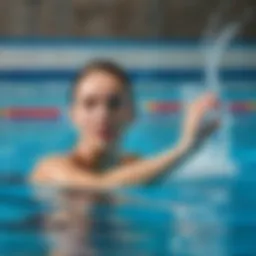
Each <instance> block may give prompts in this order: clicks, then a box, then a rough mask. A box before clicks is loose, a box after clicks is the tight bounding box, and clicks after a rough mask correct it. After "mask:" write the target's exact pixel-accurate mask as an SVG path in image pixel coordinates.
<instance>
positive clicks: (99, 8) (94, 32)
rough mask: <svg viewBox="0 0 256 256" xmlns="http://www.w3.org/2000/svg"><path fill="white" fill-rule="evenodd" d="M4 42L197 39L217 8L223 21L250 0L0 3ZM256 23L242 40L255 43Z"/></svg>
mask: <svg viewBox="0 0 256 256" xmlns="http://www.w3.org/2000/svg"><path fill="white" fill-rule="evenodd" d="M0 4H1V8H0V17H1V20H0V33H1V35H2V36H21V37H24V36H39V37H63V36H64V37H81V38H84V37H98V38H102V37H104V38H113V37H114V38H121V37H124V38H134V39H135V38H137V39H138V38H147V39H150V38H151V39H152V37H154V38H176V37H178V38H181V37H182V38H191V37H192V38H196V37H200V36H201V35H202V31H204V29H205V25H206V24H207V23H208V21H209V17H210V16H211V15H212V14H213V13H214V12H216V11H219V10H220V9H222V8H220V6H228V12H227V13H225V15H224V17H222V18H224V19H225V20H226V21H228V20H230V19H233V18H234V17H237V15H240V14H241V13H242V12H243V11H244V10H245V9H253V8H255V1H254V0H244V1H242V0H234V1H218V0H213V1H204V0H193V1H192V0H189V1H179V0H130V1H127V0H119V1H118V0H73V1H71V0H62V1H61V0H53V1H52V0H44V1H43V0H19V1H15V0H1V3H0ZM255 19H256V18H255V17H254V18H253V19H252V20H251V21H250V22H249V23H248V24H247V25H246V27H244V28H243V30H242V31H241V33H240V36H241V37H246V38H253V37H255V33H256V32H255Z"/></svg>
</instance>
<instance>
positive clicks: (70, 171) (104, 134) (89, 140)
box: [32, 61, 217, 190]
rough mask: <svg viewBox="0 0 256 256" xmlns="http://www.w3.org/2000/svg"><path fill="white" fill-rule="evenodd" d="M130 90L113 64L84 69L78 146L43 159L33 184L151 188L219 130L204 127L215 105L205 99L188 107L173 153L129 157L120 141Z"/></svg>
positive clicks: (77, 99)
mask: <svg viewBox="0 0 256 256" xmlns="http://www.w3.org/2000/svg"><path fill="white" fill-rule="evenodd" d="M130 86H131V83H130V81H129V78H128V76H127V74H126V73H125V72H124V71H123V70H122V69H121V68H120V67H119V66H117V65H116V64H114V63H111V62H108V61H95V62H93V63H91V64H89V65H87V66H86V67H85V68H84V69H82V71H81V73H80V74H79V76H78V77H77V79H76V81H75V84H74V85H73V87H72V91H71V93H70V94H71V95H70V98H71V106H70V117H71V120H72V123H73V124H74V126H75V127H76V128H77V131H78V133H79V140H78V142H77V145H76V146H75V147H74V149H73V150H72V151H71V152H70V153H69V154H67V155H61V156H52V157H47V158H46V159H44V160H42V161H41V162H40V163H39V164H38V165H37V167H36V169H35V171H34V172H33V174H32V180H33V181H34V182H36V183H51V184H56V185H60V186H67V187H71V188H85V189H92V190H106V189H114V188H119V187H124V186H130V185H138V184H148V183H151V182H153V181H154V180H156V179H157V178H159V177H160V176H162V175H163V174H164V173H166V172H167V171H168V172H170V170H173V169H175V167H176V166H177V164H179V163H182V161H183V160H184V159H185V158H187V156H189V155H190V154H189V153H190V152H191V151H194V149H195V148H197V146H198V145H199V144H201V142H202V141H204V140H205V139H206V138H207V137H208V136H209V135H210V134H211V133H212V132H213V131H214V130H215V128H216V127H217V122H216V121H214V122H212V123H208V124H207V125H204V126H202V125H201V124H202V120H203V118H204V116H205V115H207V114H208V113H209V112H210V111H211V110H212V109H213V108H215V106H216V98H215V96H214V95H212V94H205V95H203V96H201V97H200V98H198V99H197V100H196V101H195V102H193V103H192V104H191V105H190V106H189V107H188V109H187V114H186V117H185V121H184V125H183V130H182V136H181V138H180V139H179V140H178V141H177V144H176V145H175V146H174V147H173V148H172V149H167V150H166V152H163V153H160V154H159V155H157V156H153V157H151V158H149V159H145V160H142V159H138V157H135V156H131V155H126V156H125V155H123V154H121V150H120V148H119V145H118V142H119V140H120V136H121V135H122V134H123V133H124V131H125V129H126V128H127V127H128V126H129V124H130V123H131V122H132V120H133V117H134V106H133V99H132V93H131V88H130ZM202 127H203V128H202ZM138 143H139V142H138Z"/></svg>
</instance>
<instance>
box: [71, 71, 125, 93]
mask: <svg viewBox="0 0 256 256" xmlns="http://www.w3.org/2000/svg"><path fill="white" fill-rule="evenodd" d="M124 91H125V90H124V85H123V84H122V83H121V81H120V79H118V77H116V76H114V75H113V74H110V73H107V72H105V71H94V72H92V73H89V74H88V75H87V76H85V77H84V78H82V79H81V80H80V81H79V83H78V84H77V86H76V96H79V95H88V94H98V93H100V94H104V93H106V94H108V93H111V94H112V93H123V92H124Z"/></svg>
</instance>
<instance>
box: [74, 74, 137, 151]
mask: <svg viewBox="0 0 256 256" xmlns="http://www.w3.org/2000/svg"><path fill="white" fill-rule="evenodd" d="M131 104H132V103H131V99H130V97H129V93H128V91H127V88H125V86H124V85H122V84H121V82H120V80H119V79H118V78H117V77H115V76H114V75H112V74H109V73H107V72H105V71H93V72H91V73H90V74H88V75H87V76H86V77H85V78H83V79H82V80H81V81H80V82H79V84H77V87H76V89H75V92H74V98H73V104H72V108H71V117H72V120H73V123H74V125H75V126H76V128H77V129H78V131H79V132H80V134H81V136H82V137H86V139H88V140H90V142H92V143H94V144H95V145H96V146H97V147H99V148H100V149H107V148H108V147H109V146H111V145H112V144H113V143H114V142H116V141H117V140H118V138H119V137H120V135H121V133H122V132H123V131H124V129H125V128H126V127H127V125H128V124H129V123H130V121H131V118H132V106H131Z"/></svg>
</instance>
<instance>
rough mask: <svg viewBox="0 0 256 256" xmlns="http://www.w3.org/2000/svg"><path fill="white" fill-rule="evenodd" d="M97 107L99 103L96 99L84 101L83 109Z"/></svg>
mask: <svg viewBox="0 0 256 256" xmlns="http://www.w3.org/2000/svg"><path fill="white" fill-rule="evenodd" d="M96 105H97V101H96V99H94V98H87V99H84V101H83V107H84V108H86V109H91V108H94V107H95V106H96Z"/></svg>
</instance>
